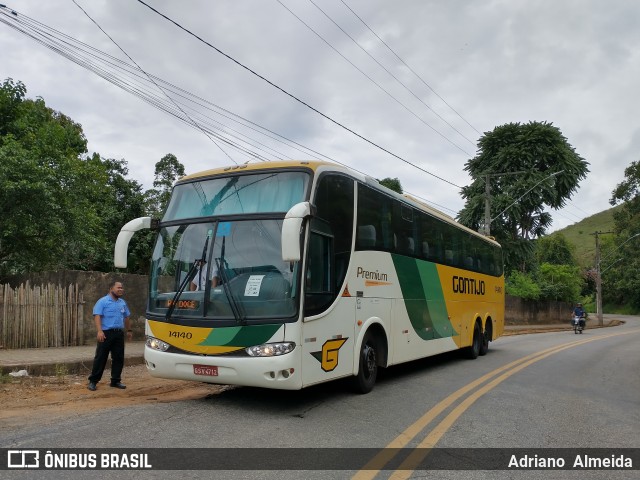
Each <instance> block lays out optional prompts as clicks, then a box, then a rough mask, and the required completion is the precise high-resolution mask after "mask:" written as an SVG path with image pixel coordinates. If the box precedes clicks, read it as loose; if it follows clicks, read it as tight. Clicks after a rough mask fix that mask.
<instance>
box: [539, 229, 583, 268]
mask: <svg viewBox="0 0 640 480" xmlns="http://www.w3.org/2000/svg"><path fill="white" fill-rule="evenodd" d="M574 251H575V246H574V245H571V244H570V243H569V242H568V241H567V239H566V238H565V236H564V235H562V234H561V233H554V234H553V235H549V236H546V237H542V238H540V239H538V240H537V241H536V245H535V257H536V260H537V262H538V263H539V264H543V263H550V264H552V265H571V266H578V262H577V261H576V259H575V256H574Z"/></svg>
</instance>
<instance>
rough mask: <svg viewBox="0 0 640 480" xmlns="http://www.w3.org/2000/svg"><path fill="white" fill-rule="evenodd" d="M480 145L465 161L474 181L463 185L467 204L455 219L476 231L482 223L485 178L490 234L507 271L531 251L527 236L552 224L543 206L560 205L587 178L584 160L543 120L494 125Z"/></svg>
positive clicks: (536, 235)
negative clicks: (487, 185) (487, 190)
mask: <svg viewBox="0 0 640 480" xmlns="http://www.w3.org/2000/svg"><path fill="white" fill-rule="evenodd" d="M478 146H479V151H478V154H477V155H476V156H475V157H474V158H472V159H471V160H469V161H468V162H467V164H466V165H465V170H466V171H467V172H469V174H470V175H471V178H472V179H473V182H472V183H471V184H470V185H468V186H466V187H463V188H462V196H463V198H464V199H465V206H464V208H463V209H462V210H461V211H460V213H459V214H458V219H459V221H460V222H461V223H463V224H464V225H466V226H468V227H470V228H472V229H474V230H479V229H480V228H481V227H484V224H485V220H484V217H485V198H486V195H485V188H486V184H485V182H487V181H489V182H490V193H491V198H490V207H491V208H490V214H491V218H492V221H491V234H492V235H494V236H495V237H496V239H497V240H498V241H499V242H500V243H502V245H503V247H504V252H505V263H506V265H507V271H510V270H511V269H513V268H518V269H520V270H525V269H526V268H527V264H528V263H530V262H531V261H532V255H533V246H532V244H531V242H530V240H531V239H535V238H539V237H541V236H542V235H544V234H545V232H546V230H547V228H548V227H549V226H550V225H551V221H552V219H551V215H550V214H549V213H548V212H546V211H545V208H546V207H549V208H553V209H558V208H561V207H563V206H564V204H565V202H566V201H567V200H568V199H569V198H571V195H572V194H573V193H574V192H575V191H576V189H577V187H578V184H579V182H580V180H582V179H584V178H585V177H586V174H587V172H588V171H589V170H588V168H587V166H588V163H587V162H586V161H585V160H584V159H583V158H582V157H580V155H578V154H577V153H576V152H575V150H574V148H573V147H572V146H571V145H570V144H569V143H568V142H567V139H566V138H565V137H564V136H563V135H562V133H561V132H560V130H559V129H558V128H557V127H554V126H553V125H552V124H550V123H546V122H529V123H527V124H520V123H509V124H506V125H502V126H499V127H496V128H495V129H494V130H493V131H492V132H488V133H486V134H485V135H483V136H482V137H481V138H480V140H479V141H478ZM558 172H561V173H558ZM554 173H555V174H557V175H556V176H555V177H552V178H549V177H550V176H551V175H552V174H554Z"/></svg>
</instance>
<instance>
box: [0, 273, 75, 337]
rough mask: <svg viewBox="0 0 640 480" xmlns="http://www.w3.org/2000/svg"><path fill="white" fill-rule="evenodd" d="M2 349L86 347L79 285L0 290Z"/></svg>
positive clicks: (21, 287) (4, 288) (27, 283)
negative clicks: (84, 345)
mask: <svg viewBox="0 0 640 480" xmlns="http://www.w3.org/2000/svg"><path fill="white" fill-rule="evenodd" d="M0 293H1V294H2V295H1V296H0V346H2V347H3V348H44V347H66V346H70V345H82V344H83V331H82V330H83V322H82V315H83V306H84V300H83V295H82V292H80V290H79V287H78V285H77V284H74V285H69V286H68V287H66V288H65V287H60V286H59V285H54V284H52V283H49V284H47V285H41V286H31V285H30V283H29V282H26V283H24V284H21V285H20V286H19V287H17V288H15V289H14V288H11V286H9V285H8V284H6V285H2V288H1V290H0Z"/></svg>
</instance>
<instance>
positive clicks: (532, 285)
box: [505, 270, 540, 300]
mask: <svg viewBox="0 0 640 480" xmlns="http://www.w3.org/2000/svg"><path fill="white" fill-rule="evenodd" d="M505 287H506V292H507V294H508V295H512V296H514V297H520V298H524V299H525V300H538V299H539V298H540V287H539V286H538V284H537V282H536V281H535V280H534V279H533V277H532V276H531V274H529V273H523V272H518V271H517V270H516V271H514V272H513V273H512V274H511V275H509V277H508V278H507V280H506V282H505Z"/></svg>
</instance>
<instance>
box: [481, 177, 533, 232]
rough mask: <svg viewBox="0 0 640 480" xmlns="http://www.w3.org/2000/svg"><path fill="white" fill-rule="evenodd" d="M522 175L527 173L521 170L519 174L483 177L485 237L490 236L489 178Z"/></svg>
mask: <svg viewBox="0 0 640 480" xmlns="http://www.w3.org/2000/svg"><path fill="white" fill-rule="evenodd" d="M523 173H527V172H526V171H524V170H521V171H519V172H502V173H488V174H486V175H484V234H485V235H486V236H487V237H488V236H490V235H491V185H490V184H489V181H490V179H491V177H503V176H506V175H522V174H523Z"/></svg>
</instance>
